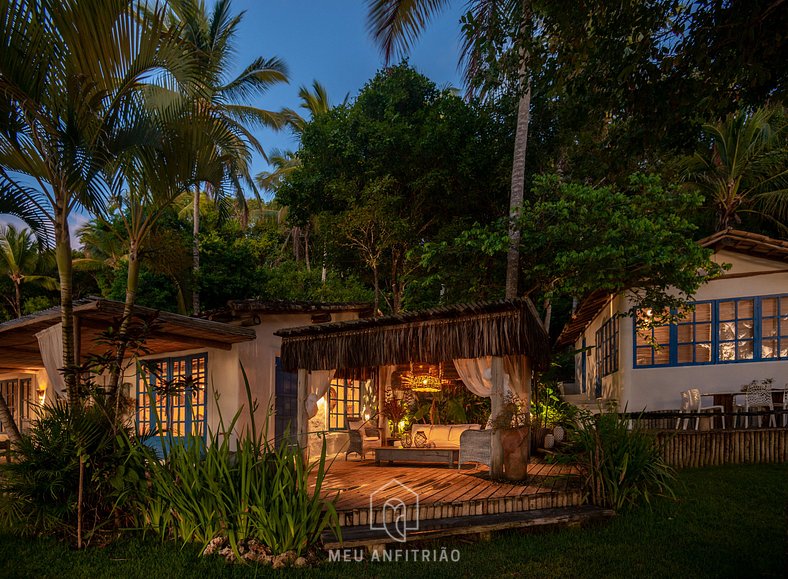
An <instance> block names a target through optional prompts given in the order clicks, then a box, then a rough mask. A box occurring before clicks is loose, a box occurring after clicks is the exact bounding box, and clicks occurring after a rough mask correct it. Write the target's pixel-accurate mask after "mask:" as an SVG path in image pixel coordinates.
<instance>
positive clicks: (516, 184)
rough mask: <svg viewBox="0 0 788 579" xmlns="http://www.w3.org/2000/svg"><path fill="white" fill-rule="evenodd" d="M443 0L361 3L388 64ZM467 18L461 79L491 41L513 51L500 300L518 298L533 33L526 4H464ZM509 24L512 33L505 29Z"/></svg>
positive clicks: (527, 0)
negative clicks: (513, 111) (514, 93)
mask: <svg viewBox="0 0 788 579" xmlns="http://www.w3.org/2000/svg"><path fill="white" fill-rule="evenodd" d="M448 3H449V0H367V5H368V8H369V28H370V31H371V33H372V35H373V37H374V39H375V40H376V42H377V43H378V45H379V46H380V48H381V50H382V52H383V56H384V58H385V60H386V62H387V63H388V62H389V61H390V60H391V57H392V55H393V54H394V53H395V52H400V53H405V52H407V50H408V49H409V48H410V45H411V44H412V43H413V41H415V40H416V39H417V38H418V36H419V35H420V34H421V32H422V31H423V30H424V28H425V27H426V26H427V24H428V23H429V21H430V19H431V18H432V17H434V16H435V15H436V14H437V13H438V12H440V11H441V10H442V9H443V8H445V7H446V6H447V5H448ZM468 7H469V13H468V18H469V20H470V21H471V22H473V23H474V26H473V32H472V33H471V36H470V37H467V38H466V41H465V45H464V47H463V54H462V55H461V61H462V62H463V63H464V65H465V78H466V81H467V82H468V84H469V86H470V84H471V83H470V80H471V79H472V78H474V77H475V75H476V73H477V72H478V71H479V70H480V69H481V67H482V66H483V65H484V62H485V61H486V60H488V59H489V55H490V52H491V51H494V50H495V49H494V45H495V44H496V40H494V39H497V42H498V44H499V45H500V44H501V43H502V42H501V40H500V39H501V38H502V37H503V38H504V42H503V44H505V43H506V41H510V43H511V44H514V48H515V49H516V50H517V61H518V67H517V68H518V71H517V78H516V79H515V82H516V84H517V89H518V93H519V95H520V97H519V101H518V107H517V130H516V133H515V139H514V161H513V164H512V180H511V193H510V197H509V217H510V225H509V248H508V252H507V258H506V298H507V299H512V298H515V297H517V295H518V280H519V270H520V227H519V226H518V225H517V221H518V220H517V217H518V214H519V210H520V207H522V204H523V194H524V191H525V154H526V149H527V146H528V128H529V124H530V109H531V75H530V74H529V72H528V67H529V60H530V59H529V52H528V50H527V39H528V38H529V37H530V34H531V32H530V31H531V30H532V28H533V24H532V17H533V13H532V10H531V0H501V1H498V2H493V1H491V0H470V2H469V3H468ZM508 23H515V24H516V30H508V29H507V26H508Z"/></svg>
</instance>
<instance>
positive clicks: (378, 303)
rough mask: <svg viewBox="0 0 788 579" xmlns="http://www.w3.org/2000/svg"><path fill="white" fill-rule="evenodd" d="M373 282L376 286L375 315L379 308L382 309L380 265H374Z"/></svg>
mask: <svg viewBox="0 0 788 579" xmlns="http://www.w3.org/2000/svg"><path fill="white" fill-rule="evenodd" d="M372 283H373V286H374V288H375V301H374V303H373V308H374V310H373V313H372V316H373V317H375V316H377V315H378V310H379V309H380V280H379V279H378V266H377V265H373V266H372Z"/></svg>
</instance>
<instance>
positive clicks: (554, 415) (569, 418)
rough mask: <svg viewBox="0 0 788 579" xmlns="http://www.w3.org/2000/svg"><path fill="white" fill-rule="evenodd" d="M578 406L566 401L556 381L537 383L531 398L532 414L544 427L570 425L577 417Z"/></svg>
mask: <svg viewBox="0 0 788 579" xmlns="http://www.w3.org/2000/svg"><path fill="white" fill-rule="evenodd" d="M577 412H578V410H577V407H576V406H575V405H574V404H570V403H569V402H566V401H565V400H564V399H563V398H562V397H561V394H560V392H559V390H558V385H557V384H556V383H555V382H547V381H543V380H540V381H539V382H537V384H536V389H535V393H534V397H533V398H532V400H531V414H532V415H533V417H534V419H535V420H536V422H537V423H538V424H539V425H540V426H542V427H544V428H554V427H556V426H564V427H566V426H570V425H572V424H574V422H575V419H576V417H577Z"/></svg>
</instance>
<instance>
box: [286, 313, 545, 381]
mask: <svg viewBox="0 0 788 579" xmlns="http://www.w3.org/2000/svg"><path fill="white" fill-rule="evenodd" d="M277 335H278V336H281V337H282V350H281V352H282V353H281V358H282V364H283V365H284V367H285V368H286V369H288V370H295V369H298V368H305V369H307V370H328V369H333V368H336V369H345V368H363V367H370V366H385V365H389V364H407V363H409V362H411V361H412V362H425V363H430V364H437V363H438V362H446V361H449V360H453V359H455V358H478V357H482V356H507V355H515V354H524V355H526V356H528V357H529V358H530V359H531V363H532V364H533V366H534V367H535V368H537V369H543V368H546V367H547V363H548V361H549V355H550V347H549V340H548V336H547V333H546V332H545V331H544V328H543V327H542V324H541V321H540V320H539V318H538V316H537V315H536V311H535V309H534V307H533V304H532V303H531V302H530V300H527V299H518V300H507V301H501V302H488V303H475V304H462V305H454V306H446V307H440V308H434V309H431V310H423V311H418V312H409V313H404V314H400V315H396V316H385V317H379V318H367V319H359V320H352V321H347V322H332V323H327V324H317V325H314V326H305V327H300V328H288V329H284V330H280V331H278V332H277Z"/></svg>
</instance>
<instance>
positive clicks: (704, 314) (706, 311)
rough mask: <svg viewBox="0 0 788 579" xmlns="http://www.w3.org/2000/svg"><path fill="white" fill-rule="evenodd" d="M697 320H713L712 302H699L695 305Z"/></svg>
mask: <svg viewBox="0 0 788 579" xmlns="http://www.w3.org/2000/svg"><path fill="white" fill-rule="evenodd" d="M695 321H696V322H710V321H711V304H698V305H696V306H695Z"/></svg>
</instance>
